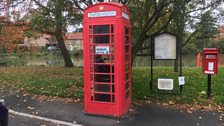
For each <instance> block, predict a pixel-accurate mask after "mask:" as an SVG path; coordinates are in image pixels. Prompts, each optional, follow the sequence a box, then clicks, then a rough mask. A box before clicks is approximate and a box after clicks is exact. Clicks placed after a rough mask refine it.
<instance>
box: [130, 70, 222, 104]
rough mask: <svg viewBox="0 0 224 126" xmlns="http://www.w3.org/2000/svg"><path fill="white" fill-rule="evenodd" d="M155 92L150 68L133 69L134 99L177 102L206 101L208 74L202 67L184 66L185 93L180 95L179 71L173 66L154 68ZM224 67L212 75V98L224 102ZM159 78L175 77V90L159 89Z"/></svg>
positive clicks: (220, 102)
mask: <svg viewBox="0 0 224 126" xmlns="http://www.w3.org/2000/svg"><path fill="white" fill-rule="evenodd" d="M153 70H154V78H153V92H150V88H149V81H150V75H149V74H148V73H149V72H150V69H149V68H134V69H133V98H134V100H137V99H138V100H139V99H141V100H144V99H150V100H152V101H174V102H177V103H193V102H194V103H195V102H198V103H204V102H206V101H207V94H206V92H207V75H204V74H202V70H201V68H183V76H184V77H185V85H184V90H183V94H182V95H179V92H180V91H179V89H180V88H179V85H178V77H179V73H175V72H173V68H154V69H153ZM223 75H224V68H219V73H218V75H217V76H212V98H211V100H212V101H214V102H216V103H218V104H224V76H223ZM158 78H171V79H174V91H173V94H172V95H171V93H170V92H168V91H166V92H162V91H158V90H157V79H158Z"/></svg>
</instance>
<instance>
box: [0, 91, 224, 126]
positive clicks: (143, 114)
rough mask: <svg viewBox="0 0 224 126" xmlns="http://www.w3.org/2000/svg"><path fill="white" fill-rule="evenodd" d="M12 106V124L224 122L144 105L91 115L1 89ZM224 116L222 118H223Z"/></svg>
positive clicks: (177, 125) (197, 125)
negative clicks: (114, 114) (118, 114)
mask: <svg viewBox="0 0 224 126" xmlns="http://www.w3.org/2000/svg"><path fill="white" fill-rule="evenodd" d="M1 98H4V99H5V102H6V105H7V107H8V108H9V109H10V116H9V126H81V125H82V126H224V121H223V120H224V117H223V114H221V113H218V112H203V111H197V112H194V113H192V114H190V113H187V112H186V111H184V110H178V109H168V108H164V107H161V106H159V105H153V104H150V105H144V106H141V107H139V108H138V109H137V111H136V112H134V113H133V112H132V113H129V115H128V116H126V117H125V118H123V119H115V118H105V117H99V116H88V115H85V114H84V110H83V104H77V103H64V102H62V101H46V100H43V101H39V100H36V99H33V98H32V97H31V96H27V95H26V96H24V95H22V94H18V93H17V94H15V93H9V92H5V91H0V99H1ZM221 119H222V120H221Z"/></svg>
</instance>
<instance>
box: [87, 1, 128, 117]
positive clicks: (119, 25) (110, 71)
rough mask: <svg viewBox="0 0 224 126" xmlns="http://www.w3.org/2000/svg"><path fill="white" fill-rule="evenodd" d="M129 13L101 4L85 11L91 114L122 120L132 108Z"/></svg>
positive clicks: (88, 92) (106, 3) (88, 91)
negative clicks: (121, 117) (120, 118)
mask: <svg viewBox="0 0 224 126" xmlns="http://www.w3.org/2000/svg"><path fill="white" fill-rule="evenodd" d="M130 27H131V26H130V16H129V10H128V8H127V7H126V6H124V5H122V4H118V3H113V2H102V3H99V4H95V5H92V6H89V7H88V8H86V9H85V10H84V20H83V33H84V94H85V96H84V100H85V112H86V113H88V114H96V115H108V116H115V117H120V116H122V115H124V114H126V113H127V112H128V110H129V108H130V105H131V94H132V92H131V91H132V86H131V85H132V83H131V82H132V79H131V75H132V71H131V68H132V67H131V35H130V33H131V30H130Z"/></svg>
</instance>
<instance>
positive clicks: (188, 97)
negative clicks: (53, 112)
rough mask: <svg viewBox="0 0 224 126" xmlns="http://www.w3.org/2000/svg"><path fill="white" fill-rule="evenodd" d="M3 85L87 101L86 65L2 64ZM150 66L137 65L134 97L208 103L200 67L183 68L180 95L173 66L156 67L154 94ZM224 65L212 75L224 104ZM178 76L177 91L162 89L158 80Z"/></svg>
mask: <svg viewBox="0 0 224 126" xmlns="http://www.w3.org/2000/svg"><path fill="white" fill-rule="evenodd" d="M0 71H1V72H0V88H5V89H7V90H14V91H25V92H28V93H30V94H35V95H46V96H58V97H62V98H75V99H81V100H83V68H78V67H74V68H64V67H41V66H29V67H28V66H27V67H4V68H3V67H2V68H0ZM149 73H150V68H144V67H141V68H133V100H134V102H135V101H138V100H145V99H150V100H151V101H162V102H167V101H173V102H175V103H193V102H194V103H195V102H198V103H205V102H206V101H207V99H206V97H207V95H206V93H205V92H207V75H204V74H202V70H201V69H200V68H183V75H184V76H185V82H186V84H185V86H184V90H183V94H182V95H179V86H178V76H179V73H175V72H173V68H157V67H156V68H154V79H153V80H154V81H153V92H151V93H150V88H149V80H150V75H149ZM223 75H224V68H219V73H218V75H217V76H212V98H211V100H212V101H214V102H215V103H218V104H224V76H223ZM158 78H171V79H174V91H173V93H174V94H172V95H171V94H170V93H169V92H158V90H157V79H158Z"/></svg>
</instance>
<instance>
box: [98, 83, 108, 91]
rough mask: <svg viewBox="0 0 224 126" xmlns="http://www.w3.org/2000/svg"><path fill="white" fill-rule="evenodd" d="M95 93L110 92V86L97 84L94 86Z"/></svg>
mask: <svg viewBox="0 0 224 126" xmlns="http://www.w3.org/2000/svg"><path fill="white" fill-rule="evenodd" d="M94 91H95V92H110V85H109V84H95V86H94Z"/></svg>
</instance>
